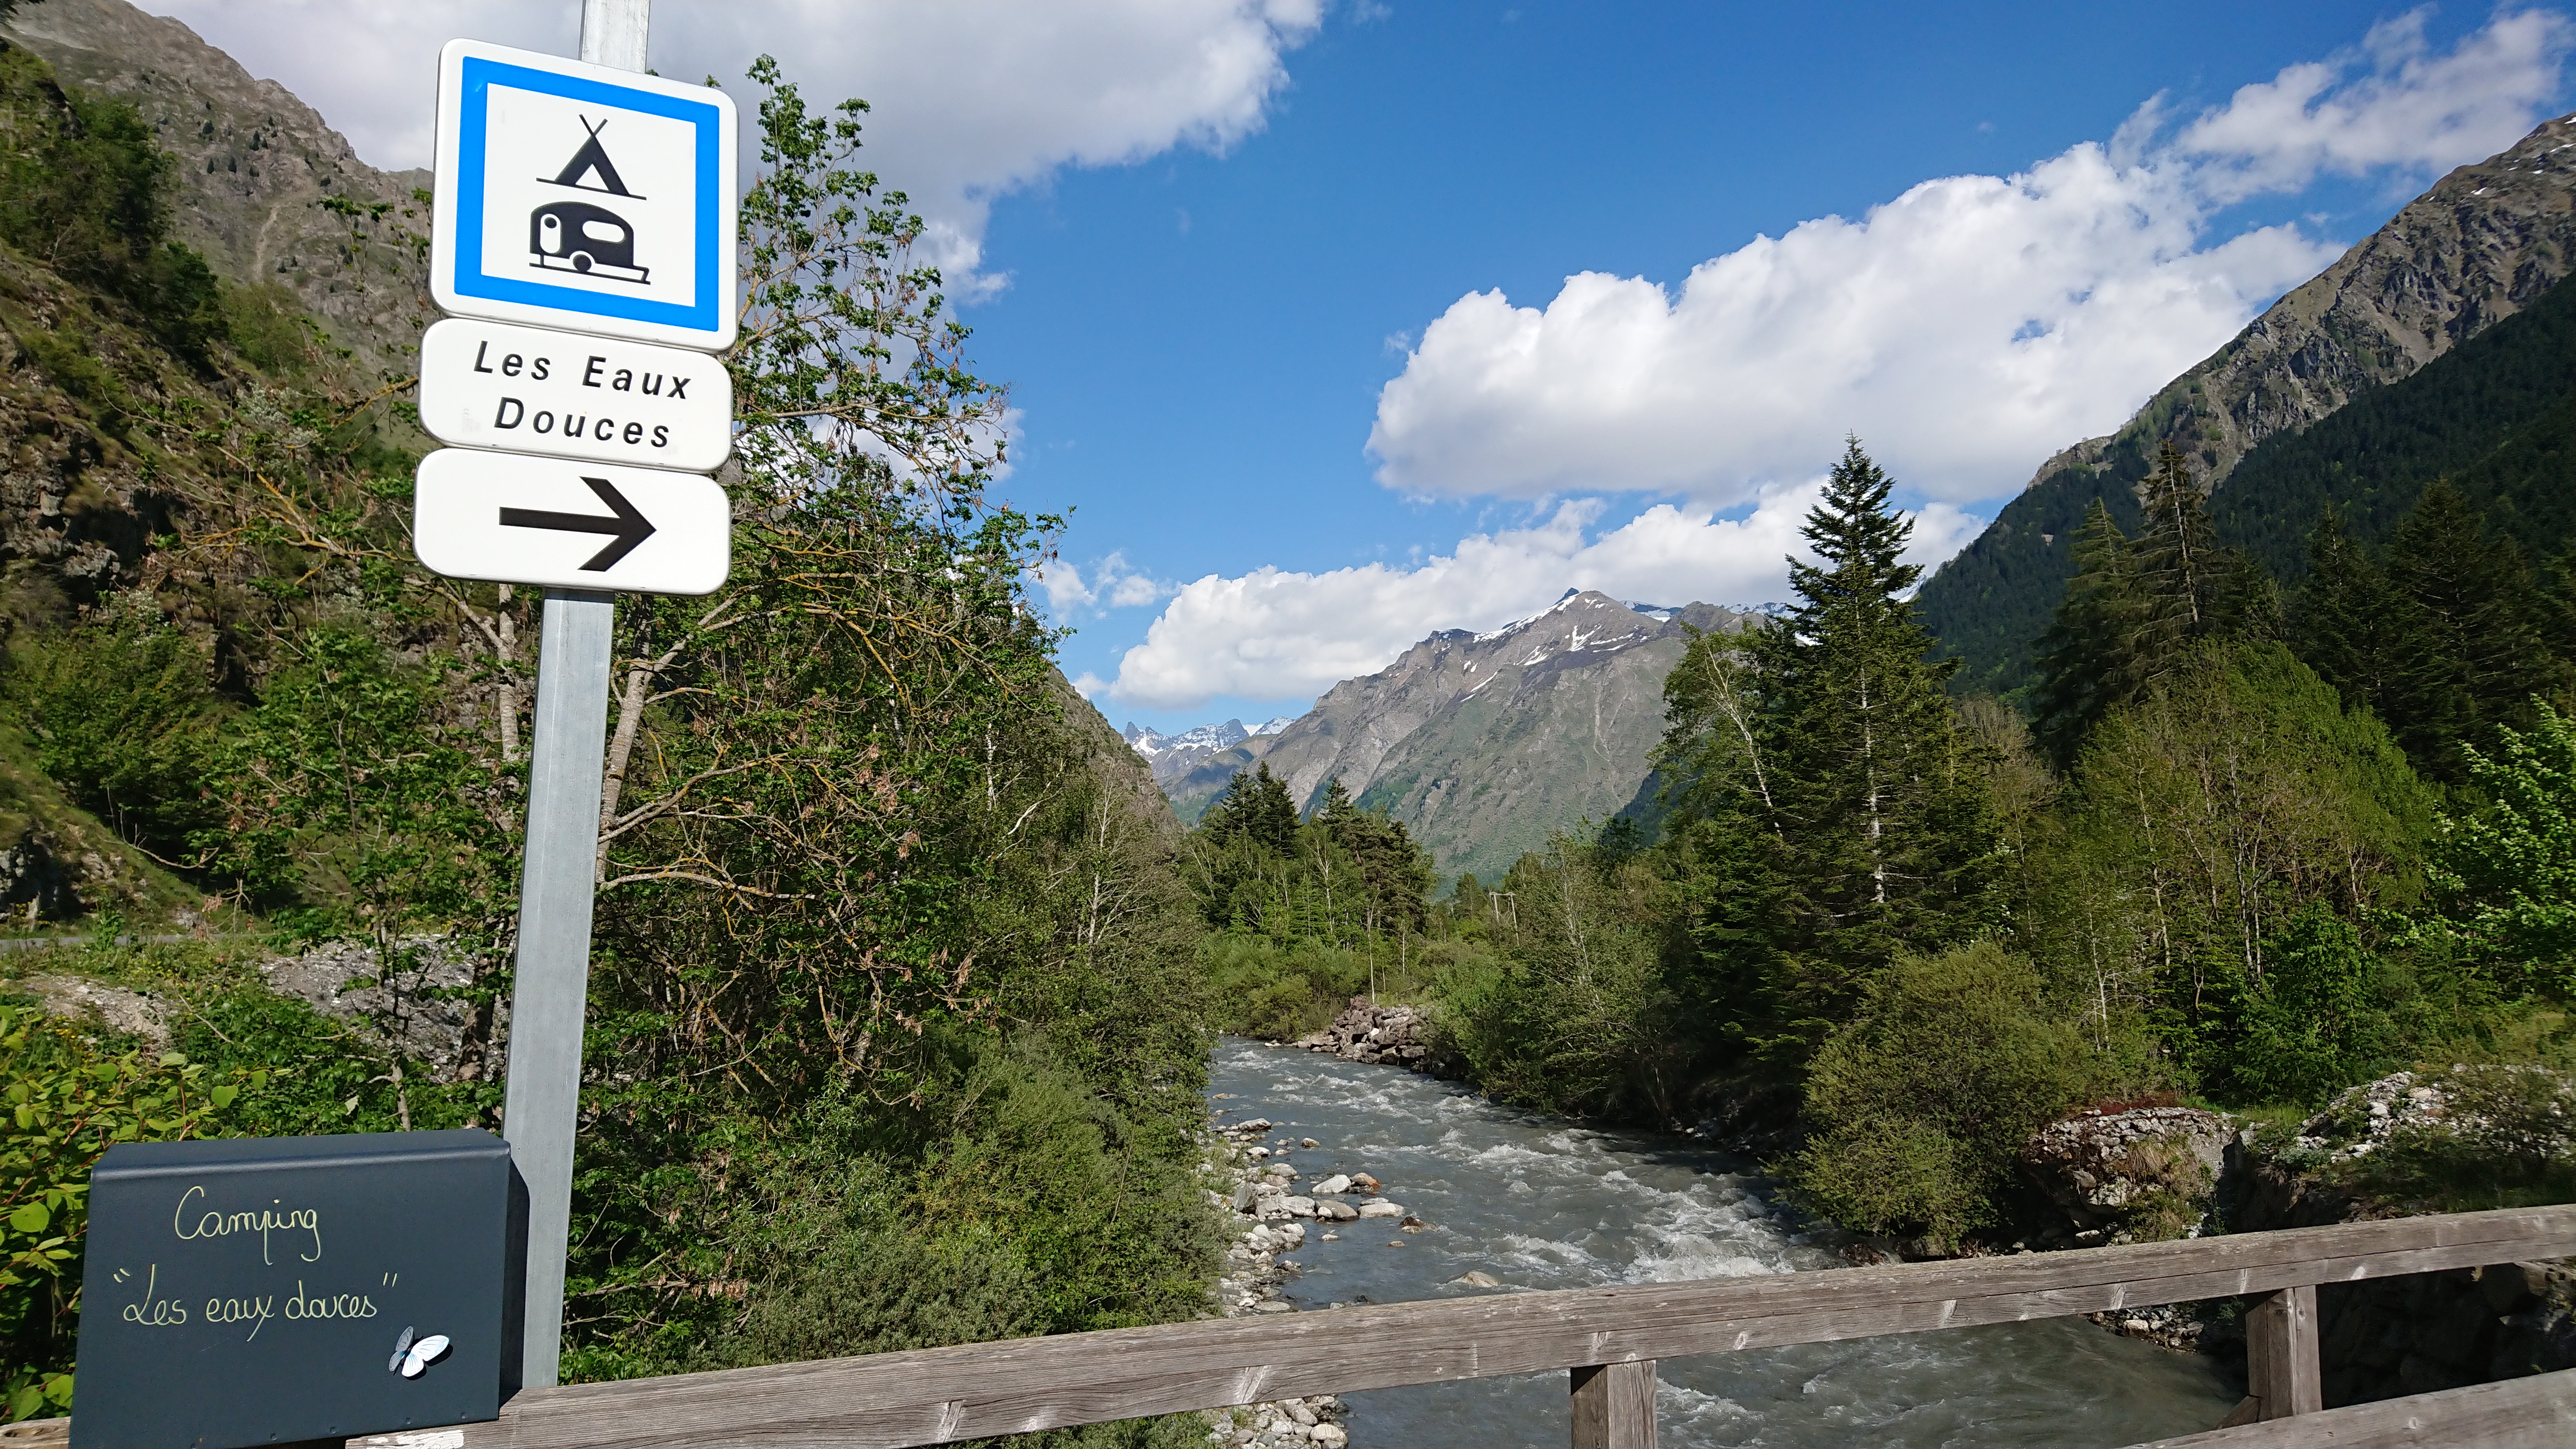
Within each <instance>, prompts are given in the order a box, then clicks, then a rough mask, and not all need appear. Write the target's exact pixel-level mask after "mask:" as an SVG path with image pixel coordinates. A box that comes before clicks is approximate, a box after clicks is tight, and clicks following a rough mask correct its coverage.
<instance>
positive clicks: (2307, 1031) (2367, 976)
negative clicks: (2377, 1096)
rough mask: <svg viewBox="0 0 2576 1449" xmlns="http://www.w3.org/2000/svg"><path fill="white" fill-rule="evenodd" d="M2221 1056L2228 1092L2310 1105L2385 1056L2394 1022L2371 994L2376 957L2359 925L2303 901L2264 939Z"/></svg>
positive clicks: (2372, 1069)
mask: <svg viewBox="0 0 2576 1449" xmlns="http://www.w3.org/2000/svg"><path fill="white" fill-rule="evenodd" d="M2263 959H2264V964H2265V968H2266V969H2265V970H2264V972H2263V975H2262V977H2261V978H2260V979H2259V980H2257V981H2255V982H2254V983H2253V984H2252V986H2251V988H2250V989H2248V990H2247V991H2246V993H2245V999H2244V1001H2243V1002H2242V1004H2241V1006H2240V1008H2239V1010H2240V1012H2241V1015H2242V1023H2241V1027H2240V1035H2239V1040H2238V1043H2237V1045H2236V1049H2235V1051H2234V1052H2233V1053H2232V1059H2231V1061H2230V1062H2229V1064H2228V1067H2229V1069H2228V1075H2229V1077H2230V1079H2231V1083H2230V1085H2231V1086H2232V1088H2233V1089H2234V1093H2235V1095H2237V1096H2239V1097H2241V1098H2243V1099H2244V1100H2247V1101H2255V1102H2298V1103H2303V1104H2314V1103H2317V1102H2321V1101H2323V1100H2325V1099H2326V1098H2327V1097H2329V1096H2331V1095H2333V1093H2334V1092H2335V1091H2336V1090H2337V1089H2339V1088H2341V1087H2343V1086H2345V1085H2347V1084H2349V1083H2352V1082H2358V1081H2363V1080H2367V1079H2368V1078H2370V1077H2372V1076H2374V1075H2376V1074H2377V1073H2378V1072H2380V1071H2382V1070H2384V1069H2386V1068H2387V1067H2389V1066H2392V1065H2394V1058H2395V1052H2394V1048H2395V1046H2396V1040H2395V1029H2394V1025H2393V1023H2391V1022H2390V1020H2389V1018H2388V1015H2387V1013H2386V1012H2385V1011H2383V1010H2381V1009H2380V1005H2379V1002H2378V1000H2377V990H2376V988H2377V985H2378V983H2377V980H2376V978H2377V977H2378V976H2379V975H2380V973H2381V969H2382V968H2381V965H2380V962H2379V961H2378V959H2377V958H2376V957H2375V956H2374V955H2373V954H2372V953H2371V952H2370V950H2369V948H2367V947H2365V946H2364V945H2362V942H2361V932H2360V930H2359V929H2358V928H2357V927H2355V926H2354V925H2353V923H2352V922H2351V921H2348V920H2346V919H2344V918H2343V917H2342V916H2339V915H2337V914H2335V912H2334V910H2333V908H2332V907H2331V906H2330V905H2328V904H2327V903H2326V902H2324V901H2310V902H2309V903H2308V904H2307V905H2305V906H2303V907H2301V908H2300V910H2299V912H2298V914H2297V915H2294V916H2292V917H2291V918H2290V921H2289V923H2288V924H2287V925H2286V926H2284V927H2282V929H2281V930H2280V931H2279V932H2278V933H2277V934H2275V935H2274V937H2273V938H2272V939H2271V940H2270V941H2268V942H2266V943H2265V945H2264V952H2263Z"/></svg>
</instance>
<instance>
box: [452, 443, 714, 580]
mask: <svg viewBox="0 0 2576 1449" xmlns="http://www.w3.org/2000/svg"><path fill="white" fill-rule="evenodd" d="M732 529H733V517H732V508H731V506H730V505H729V504H728V503H727V502H726V500H725V492H724V490H723V489H722V488H719V487H717V486H716V484H715V481H714V480H713V479H710V478H704V477H701V476H699V475H698V474H695V473H669V472H664V471H663V470H661V469H659V468H628V467H620V466H616V465H612V464H606V463H585V462H577V461H574V460H571V459H566V458H535V457H530V456H528V455H526V454H524V453H491V452H485V451H483V450H481V449H479V448H441V449H439V450H438V451H437V452H435V453H432V454H430V455H429V456H428V457H426V458H423V459H421V460H420V473H419V475H418V477H417V479H416V481H415V483H414V493H413V509H412V535H411V536H412V547H413V549H414V551H416V552H417V553H418V554H419V555H420V561H421V562H422V563H424V564H427V565H429V566H430V567H431V568H433V569H435V570H437V571H438V572H440V573H442V574H446V575H447V576H449V577H450V578H459V579H489V580H493V581H495V582H499V583H508V584H541V585H544V586H545V587H548V588H557V589H592V590H599V591H602V592H624V593H636V594H711V593H714V592H715V591H716V590H717V589H718V588H721V587H723V585H724V581H725V574H726V573H727V572H728V571H729V570H730V569H731V567H732V552H733V551H732V545H731V536H732Z"/></svg>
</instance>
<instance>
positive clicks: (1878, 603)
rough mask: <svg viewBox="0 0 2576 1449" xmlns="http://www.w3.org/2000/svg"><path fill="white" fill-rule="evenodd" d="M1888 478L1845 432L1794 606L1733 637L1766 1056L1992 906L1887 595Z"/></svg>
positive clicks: (1805, 1042)
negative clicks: (1774, 912)
mask: <svg viewBox="0 0 2576 1449" xmlns="http://www.w3.org/2000/svg"><path fill="white" fill-rule="evenodd" d="M1893 486H1894V484H1893V482H1892V481H1891V480H1890V479H1889V478H1888V476H1887V475H1886V474H1885V473H1884V472H1882V471H1881V470H1880V469H1879V467H1878V465H1877V464H1875V463H1873V462H1871V461H1870V459H1869V456H1868V455H1867V454H1866V453H1864V452H1862V451H1861V447H1860V441H1859V440H1858V439H1857V438H1855V439H1852V440H1850V443H1849V446H1848V448H1847V449H1846V451H1845V453H1844V455H1843V459H1842V461H1841V462H1840V463H1838V464H1836V465H1835V467H1834V469H1833V473H1832V475H1831V477H1830V478H1829V479H1828V481H1827V483H1826V487H1825V496H1824V499H1823V500H1822V501H1821V502H1820V503H1818V504H1817V506H1816V508H1815V509H1814V511H1812V512H1811V513H1809V514H1808V515H1807V523H1806V526H1805V528H1804V529H1803V530H1802V532H1803V533H1804V536H1805V537H1806V539H1807V541H1808V542H1809V544H1810V545H1812V546H1813V547H1814V549H1815V551H1816V553H1817V554H1818V556H1819V558H1820V563H1818V564H1804V563H1799V562H1796V561H1794V560H1793V561H1792V562H1791V564H1790V584H1791V587H1792V588H1793V589H1794V590H1795V591H1796V593H1797V595H1798V598H1799V603H1798V604H1797V606H1796V607H1795V608H1794V609H1792V610H1791V611H1790V612H1789V613H1788V615H1787V616H1786V617H1784V618H1781V619H1779V620H1776V621H1774V622H1773V623H1772V624H1770V625H1768V626H1766V627H1765V628H1763V629H1761V630H1759V631H1758V632H1757V633H1756V634H1755V636H1754V637H1753V639H1752V641H1751V645H1750V649H1751V655H1752V662H1753V665H1754V670H1755V673H1756V676H1757V678H1758V680H1759V684H1758V688H1759V690H1760V693H1761V696H1762V699H1763V703H1764V706H1765V712H1764V720H1763V726H1764V728H1763V731H1762V733H1763V735H1764V737H1765V739H1764V746H1765V747H1764V750H1763V753H1764V755H1765V756H1766V757H1767V764H1768V768H1767V775H1768V779H1769V783H1770V791H1771V795H1772V799H1773V805H1772V808H1771V810H1770V811H1769V812H1768V813H1769V814H1770V815H1771V817H1772V824H1773V827H1774V833H1775V834H1776V836H1777V837H1778V839H1779V840H1780V841H1781V843H1782V855H1783V860H1782V864H1783V866H1784V867H1785V869H1784V872H1783V874H1784V878H1785V882H1786V884H1787V887H1788V889H1789V892H1790V894H1789V898H1788V901H1787V911H1786V916H1787V921H1786V923H1785V924H1786V926H1787V929H1786V930H1785V932H1784V933H1783V940H1782V942H1781V945H1782V948H1783V949H1782V952H1781V956H1780V959H1779V963H1778V966H1777V968H1776V971H1775V975H1774V979H1773V980H1772V982H1771V983H1770V988H1769V990H1768V992H1767V993H1766V994H1767V995H1768V996H1769V997H1770V998H1771V1001H1770V1014H1771V1016H1772V1018H1773V1022H1774V1030H1775V1035H1774V1038H1773V1040H1772V1041H1771V1042H1770V1043H1769V1045H1770V1047H1771V1048H1772V1054H1773V1055H1781V1054H1784V1053H1795V1054H1800V1055H1803V1053H1804V1051H1805V1050H1806V1049H1808V1048H1809V1047H1811V1046H1812V1045H1813V1044H1814V1042H1816V1041H1817V1040H1819V1039H1821V1037H1822V1036H1823V1035H1824V1034H1825V1033H1826V1032H1828V1031H1830V1030H1831V1029H1832V1028H1833V1027H1834V1026H1836V1025H1838V1024H1839V1023H1840V1022H1842V1021H1844V1020H1846V1019H1848V1017H1849V1015H1850V1012H1851V1010H1852V1008H1853V1006H1854V1005H1855V1004H1856V1003H1857V1002H1858V1000H1859V998H1860V993H1861V990H1862V987H1863V986H1864V984H1865V983H1866V982H1867V981H1868V980H1869V979H1870V978H1871V977H1872V976H1874V975H1875V974H1876V973H1877V972H1878V971H1879V970H1881V969H1883V968H1884V967H1885V966H1886V964H1887V963H1888V961H1889V960H1891V959H1892V958H1893V957H1894V955H1895V954H1896V953H1897V952H1898V951H1899V950H1902V949H1913V950H1931V949H1937V948H1939V947H1941V946H1943V945H1946V944H1949V943H1951V942H1955V941H1960V940H1966V939H1970V938H1972V937H1974V936H1975V935H1977V934H1978V933H1979V931H1980V930H1981V929H1983V928H1984V927H1985V926H1986V925H1987V924H1989V923H1990V921H1991V919H1992V917H1993V914H1994V892H1993V888H1992V873H1993V865H1994V859H1993V857H1994V852H1995V849H1996V829H1995V822H1994V819H1993V813H1992V808H1991V802H1990V801H1989V800H1988V798H1987V788H1986V780H1985V775H1984V772H1983V770H1982V769H1980V768H1979V764H1980V760H1979V758H1978V755H1977V748H1978V747H1977V746H1976V744H1975V743H1974V742H1973V740H1972V739H1971V738H1970V737H1969V736H1968V734H1967V733H1966V732H1965V731H1964V730H1962V729H1961V728H1960V726H1959V724H1958V723H1957V721H1956V719H1955V718H1954V717H1953V715H1952V714H1951V710H1950V702H1949V698H1948V696H1947V694H1946V693H1945V692H1944V691H1943V689H1942V685H1941V681H1942V680H1943V678H1945V677H1946V675H1947V673H1948V671H1949V668H1950V667H1951V666H1948V665H1942V666H1937V667H1936V666H1934V665H1933V664H1931V663H1929V662H1927V659H1926V655H1927V653H1928V652H1929V650H1930V649H1931V647H1932V643H1933V640H1932V637H1931V635H1930V634H1929V633H1928V632H1927V631H1926V630H1925V629H1924V628H1923V626H1922V625H1921V624H1920V623H1918V622H1917V621H1916V619H1915V617H1914V610H1913V607H1912V605H1910V604H1908V603H1907V602H1905V600H1904V599H1903V597H1902V596H1903V595H1904V594H1905V592H1906V591H1907V590H1909V589H1911V588H1912V587H1913V585H1914V583H1915V581H1916V580H1917V579H1918V578H1919V577H1920V576H1921V573H1922V571H1921V570H1920V569H1918V568H1916V567H1914V566H1912V565H1910V564H1907V563H1905V562H1903V555H1904V551H1905V545H1906V540H1907V537H1908V535H1909V534H1910V533H1911V532H1912V524H1911V522H1910V521H1909V520H1907V519H1905V518H1904V517H1902V516H1901V515H1899V514H1897V513H1895V512H1893V511H1892V510H1891V509H1890V508H1889V506H1888V495H1889V493H1890V491H1891V490H1892V488H1893Z"/></svg>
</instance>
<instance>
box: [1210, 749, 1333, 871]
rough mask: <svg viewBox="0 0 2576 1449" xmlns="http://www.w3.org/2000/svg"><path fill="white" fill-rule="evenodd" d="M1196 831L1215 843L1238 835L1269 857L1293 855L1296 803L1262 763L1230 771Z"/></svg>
mask: <svg viewBox="0 0 2576 1449" xmlns="http://www.w3.org/2000/svg"><path fill="white" fill-rule="evenodd" d="M1337 783H1338V782H1337ZM1199 828H1200V829H1201V830H1203V831H1205V832H1206V833H1207V835H1208V837H1209V838H1210V839H1211V840H1213V841H1216V842H1218V843H1225V842H1230V841H1232V840H1233V839H1235V838H1236V837H1238V836H1240V837H1242V838H1244V839H1247V840H1249V841H1251V842H1253V843H1254V844H1256V845H1258V846H1260V847H1261V848H1262V849H1264V850H1267V851H1269V852H1270V853H1272V854H1273V855H1293V854H1295V853H1296V850H1297V802H1296V801H1294V800H1292V799H1290V798H1289V796H1288V784H1287V782H1286V781H1284V780H1282V779H1280V778H1279V777H1278V776H1276V775H1273V774H1271V773H1270V765H1269V763H1268V762H1267V761H1264V762H1262V763H1261V764H1260V765H1259V766H1258V767H1256V768H1255V769H1251V770H1237V771H1235V772H1234V778H1233V779H1232V780H1229V781H1227V782H1226V786H1225V793H1224V794H1222V795H1219V796H1218V797H1216V799H1215V800H1214V801H1212V802H1210V803H1209V805H1208V808H1207V812H1206V814H1204V815H1203V816H1202V817H1200V823H1199Z"/></svg>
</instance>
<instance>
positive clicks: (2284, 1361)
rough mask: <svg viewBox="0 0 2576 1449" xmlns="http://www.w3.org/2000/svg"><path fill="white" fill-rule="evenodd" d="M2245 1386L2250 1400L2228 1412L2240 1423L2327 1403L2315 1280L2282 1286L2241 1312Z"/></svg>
mask: <svg viewBox="0 0 2576 1449" xmlns="http://www.w3.org/2000/svg"><path fill="white" fill-rule="evenodd" d="M2245 1387H2246V1390H2247V1397H2248V1398H2249V1399H2250V1400H2252V1403H2251V1405H2250V1406H2249V1405H2242V1404H2240V1405H2238V1406H2237V1412H2236V1413H2234V1414H2230V1415H2229V1416H2228V1417H2229V1418H2230V1419H2232V1420H2236V1421H2237V1422H2240V1423H2255V1422H2260V1421H2262V1420H2265V1419H2286V1418H2288V1417H2290V1416H2291V1415H2292V1414H2313V1413H2316V1412H2317V1411H2319V1410H2321V1409H2323V1408H2324V1407H2325V1406H2326V1397H2325V1383H2324V1371H2323V1369H2322V1368H2321V1367H2320V1365H2319V1363H2318V1359H2317V1290H2316V1288H2315V1287H2314V1286H2313V1285H2302V1286H2300V1287H2297V1288H2284V1289H2282V1290H2280V1291H2279V1292H2277V1293H2274V1294H2272V1295H2271V1296H2270V1297H2267V1298H2265V1299H2264V1300H2263V1301H2262V1302H2260V1303H2257V1304H2255V1305H2254V1311H2253V1312H2251V1313H2248V1314H2246V1315H2245ZM2248 1407H2251V1408H2252V1409H2253V1413H2251V1414H2250V1415H2249V1414H2246V1409H2247V1408H2248ZM2240 1416H2242V1417H2240Z"/></svg>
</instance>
